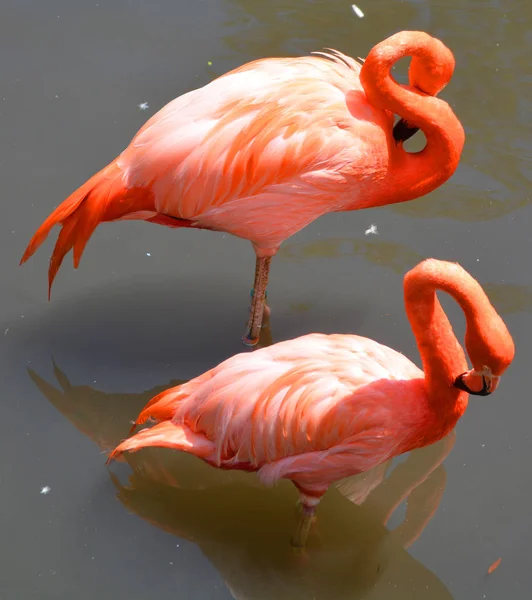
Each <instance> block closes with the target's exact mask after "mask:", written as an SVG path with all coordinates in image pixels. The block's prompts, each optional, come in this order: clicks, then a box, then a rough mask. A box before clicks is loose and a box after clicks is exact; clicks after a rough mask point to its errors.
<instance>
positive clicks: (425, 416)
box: [109, 260, 514, 543]
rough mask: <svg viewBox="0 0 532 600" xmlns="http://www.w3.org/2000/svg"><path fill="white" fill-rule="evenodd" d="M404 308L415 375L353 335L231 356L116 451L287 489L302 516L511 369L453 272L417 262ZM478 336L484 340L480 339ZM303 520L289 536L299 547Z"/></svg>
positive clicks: (498, 336) (508, 348) (439, 429)
mask: <svg viewBox="0 0 532 600" xmlns="http://www.w3.org/2000/svg"><path fill="white" fill-rule="evenodd" d="M437 289H440V290H443V291H446V292H448V293H449V294H451V295H452V296H453V297H454V298H455V299H456V300H457V301H458V302H459V304H460V306H461V307H462V309H463V310H464V312H465V314H466V318H467V322H468V338H467V340H466V344H467V350H468V354H469V356H470V358H471V360H472V362H473V366H474V368H473V369H471V370H468V367H467V362H466V359H465V356H464V352H463V350H462V348H461V347H460V345H459V343H458V341H457V340H456V338H455V336H454V334H453V331H452V328H451V326H450V324H449V321H448V320H447V318H446V316H445V313H444V312H443V309H442V308H441V305H440V304H439V302H438V300H437V298H436V290H437ZM405 302H406V310H407V314H408V316H409V318H410V321H411V324H412V328H413V330H414V334H415V336H416V339H417V342H418V347H419V350H420V354H421V358H422V361H423V366H424V371H422V370H420V369H419V368H418V367H416V366H415V365H414V364H413V363H412V362H411V361H410V360H409V359H408V358H406V357H405V356H404V355H402V354H400V353H398V352H396V351H395V350H392V349H391V348H388V347H386V346H383V345H382V344H379V343H377V342H375V341H373V340H370V339H367V338H362V337H359V336H356V335H340V334H333V335H325V334H320V333H314V334H309V335H305V336H302V337H299V338H297V339H294V340H289V341H285V342H280V343H278V344H275V345H273V346H269V347H267V348H261V349H260V350H257V351H255V352H254V353H252V354H249V353H243V354H237V355H236V356H233V357H231V358H229V359H227V360H225V361H224V362H222V363H221V364H219V365H218V366H217V367H214V368H213V369H211V370H209V371H207V372H206V373H204V374H203V375H200V376H199V377H196V378H195V379H192V380H191V381H189V382H188V383H185V384H182V385H179V386H177V387H174V388H171V389H169V390H166V391H164V392H162V393H161V394H159V395H157V396H155V397H154V398H153V399H152V400H151V401H150V402H149V403H148V404H147V405H146V407H145V408H144V409H143V411H142V412H141V413H140V415H139V417H138V419H137V421H136V425H138V424H142V423H145V422H146V421H147V420H148V419H153V420H155V421H159V423H158V424H157V425H155V426H153V427H152V428H151V429H146V430H144V431H141V432H140V433H138V434H136V435H134V436H133V437H131V438H129V439H127V440H125V441H123V442H122V443H121V444H120V445H119V446H118V447H117V448H116V449H115V450H114V451H113V452H112V453H111V455H110V457H109V460H111V459H113V458H115V457H117V456H119V455H120V454H121V453H123V452H126V451H130V452H131V451H137V450H139V449H141V448H145V447H149V446H163V447H168V448H173V449H175V450H183V451H186V452H189V453H191V454H194V455H196V456H198V457H200V458H202V459H203V460H205V461H206V462H208V463H209V464H211V465H213V466H215V467H219V468H223V469H242V470H248V471H257V472H258V474H259V477H260V479H261V480H262V482H263V483H265V484H272V483H274V482H276V481H278V480H279V479H283V478H285V479H290V480H291V481H293V482H294V484H295V485H296V487H297V488H298V489H299V491H300V494H301V501H302V504H303V506H304V508H305V509H306V512H307V515H306V516H308V515H309V514H311V513H312V512H313V510H314V507H315V506H316V505H317V504H318V503H319V501H320V498H321V497H322V495H323V494H324V493H325V492H326V490H327V488H328V487H329V486H330V484H331V483H333V482H334V481H337V480H339V479H342V478H344V477H347V476H349V475H354V474H357V473H361V472H364V471H368V470H370V469H372V468H374V467H376V466H377V465H379V464H381V463H383V462H384V461H386V460H388V459H390V458H392V457H394V456H397V455H399V454H402V453H404V452H407V451H409V450H412V449H414V448H419V447H422V446H425V445H428V444H431V443H434V442H436V441H437V440H439V439H441V438H443V437H444V436H445V435H447V434H448V433H449V431H451V429H452V428H453V427H454V426H455V424H456V422H457V420H458V419H459V418H460V417H461V416H462V414H463V413H464V411H465V409H466V406H467V394H468V393H471V394H478V395H487V394H489V393H491V392H492V391H493V390H494V389H495V388H496V387H497V385H498V382H499V378H500V376H501V375H502V373H503V372H504V371H505V370H506V368H507V367H508V365H509V364H510V363H511V361H512V360H513V355H514V346H513V341H512V338H511V336H510V334H509V333H508V330H507V329H506V326H505V325H504V323H503V321H502V319H501V318H500V317H499V315H498V314H497V313H496V311H495V309H494V308H493V306H492V305H491V304H490V302H489V300H488V298H487V296H486V295H485V293H484V291H483V290H482V288H481V287H480V285H479V284H478V283H477V282H476V281H475V280H474V279H473V278H472V277H471V276H470V275H469V274H468V273H466V272H465V271H464V270H463V269H462V268H461V267H460V266H458V265H456V264H452V263H446V262H442V261H436V260H426V261H424V262H422V263H420V264H419V265H418V266H417V267H416V268H414V269H413V270H412V271H410V272H409V273H407V274H406V276H405ZM486 332H488V333H489V337H487V336H486ZM307 532H308V519H307V520H306V521H305V520H304V527H303V529H302V530H301V531H300V533H299V534H298V535H297V536H296V541H297V542H299V543H302V542H304V539H305V538H306V533H307Z"/></svg>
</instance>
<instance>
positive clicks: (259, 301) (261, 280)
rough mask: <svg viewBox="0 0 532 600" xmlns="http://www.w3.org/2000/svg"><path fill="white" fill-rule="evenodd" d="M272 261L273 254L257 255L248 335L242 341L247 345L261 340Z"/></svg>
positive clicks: (252, 344) (253, 344)
mask: <svg viewBox="0 0 532 600" xmlns="http://www.w3.org/2000/svg"><path fill="white" fill-rule="evenodd" d="M270 262H271V256H266V257H264V258H259V257H258V256H257V261H256V263H255V282H254V284H253V296H252V299H251V309H250V312H249V321H248V324H247V331H246V335H245V336H244V337H243V338H242V341H243V342H244V344H246V346H255V345H256V344H257V343H258V341H259V333H260V328H261V327H262V316H263V314H264V303H265V298H266V287H267V285H268V275H269V273H270Z"/></svg>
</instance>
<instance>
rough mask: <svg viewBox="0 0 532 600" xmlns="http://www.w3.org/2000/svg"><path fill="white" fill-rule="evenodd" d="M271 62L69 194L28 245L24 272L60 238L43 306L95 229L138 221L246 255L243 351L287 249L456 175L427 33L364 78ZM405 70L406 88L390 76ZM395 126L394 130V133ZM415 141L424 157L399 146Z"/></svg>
mask: <svg viewBox="0 0 532 600" xmlns="http://www.w3.org/2000/svg"><path fill="white" fill-rule="evenodd" d="M316 54H322V56H307V57H300V58H268V59H264V60H257V61H254V62H251V63H248V64H246V65H243V66H242V67H240V68H238V69H236V70H234V71H231V72H230V73H227V74H225V75H223V76H221V77H219V78H218V79H216V80H214V81H212V82H211V83H209V84H208V85H206V86H205V87H203V88H200V89H198V90H194V91H191V92H189V93H187V94H184V95H183V96H180V97H179V98H176V99H175V100H173V101H172V102H170V103H169V104H168V105H166V106H165V107H164V108H162V109H161V110H160V111H159V112H158V113H157V114H156V115H154V116H153V117H152V118H151V119H150V120H149V121H148V122H147V123H146V124H145V125H144V126H143V127H142V128H141V129H140V131H139V132H138V133H137V135H136V136H135V137H134V138H133V140H132V142H131V143H130V145H129V146H128V147H127V148H126V150H124V152H122V154H120V156H119V157H118V158H116V159H115V160H114V161H113V162H111V163H110V164H109V165H108V166H107V167H105V168H104V169H103V170H101V171H100V172H99V173H97V174H96V175H94V176H93V177H92V178H91V179H89V180H88V181H87V182H86V183H85V184H83V185H82V186H81V187H80V188H79V189H78V190H76V191H75V192H74V193H73V194H71V195H70V196H69V197H68V198H67V199H66V200H65V201H64V202H63V203H62V204H61V205H60V206H59V207H58V208H56V209H55V210H54V211H53V212H52V214H51V215H50V216H49V217H48V218H47V219H46V220H45V221H44V223H43V224H42V225H41V226H40V227H39V229H38V230H37V231H36V233H35V235H34V236H33V238H32V239H31V241H30V243H29V245H28V247H27V249H26V251H25V252H24V255H23V257H22V260H21V263H23V262H25V261H26V260H27V259H28V258H29V257H30V256H32V254H33V253H34V252H35V251H36V250H37V248H38V247H39V246H40V245H41V244H42V242H43V241H44V240H45V239H46V237H47V235H48V233H49V232H50V230H51V229H52V227H53V226H54V225H56V224H61V225H62V230H61V232H60V234H59V237H58V239H57V243H56V245H55V248H54V251H53V254H52V257H51V259H50V268H49V271H48V283H49V288H48V297H50V291H51V287H52V284H53V281H54V278H55V276H56V274H57V271H58V269H59V267H60V266H61V263H62V261H63V258H64V256H65V255H66V254H67V252H68V251H69V250H70V249H71V248H73V249H74V268H77V267H78V265H79V261H80V258H81V255H82V253H83V250H84V248H85V246H86V244H87V242H88V240H89V238H90V237H91V235H92V233H93V231H94V229H95V228H96V227H97V225H98V224H99V223H101V222H103V221H116V220H120V219H140V220H144V221H148V222H150V223H158V224H159V225H166V226H168V227H193V228H197V229H211V230H214V231H225V232H228V233H231V234H233V235H236V236H238V237H241V238H244V239H247V240H250V241H251V243H252V245H253V248H254V250H255V254H256V268H255V281H254V284H253V299H252V304H251V310H250V315H249V321H248V325H247V331H246V335H245V337H244V342H245V343H247V344H248V345H251V346H253V345H255V344H256V343H257V342H258V337H259V331H260V327H261V323H262V316H263V311H264V300H265V295H266V286H267V283H268V274H269V268H270V261H271V259H272V257H273V256H274V255H275V254H276V253H277V251H278V249H279V246H280V245H281V243H282V242H283V241H284V240H286V239H287V238H288V237H290V236H291V235H293V234H294V233H296V232H297V231H299V230H300V229H302V228H303V227H305V226H306V225H308V224H309V223H311V222H312V221H314V220H315V219H317V218H318V217H320V216H321V215H324V214H326V213H329V212H334V211H347V210H356V209H360V208H368V207H373V206H381V205H384V204H392V203H395V202H404V201H406V200H411V199H413V198H417V197H419V196H422V195H424V194H427V193H428V192H430V191H432V190H434V189H435V188H437V187H438V186H439V185H441V184H442V183H444V182H445V181H446V180H447V179H448V178H449V177H450V176H451V175H452V174H453V173H454V171H455V169H456V167H457V165H458V161H459V159H460V154H461V152H462V148H463V145H464V139H465V138H464V130H463V128H462V126H461V124H460V122H459V120H458V119H457V118H456V116H455V115H454V113H453V111H452V109H451V108H450V107H449V105H448V104H447V103H446V102H444V101H443V100H440V99H437V98H436V97H435V96H436V94H438V93H439V92H440V91H441V90H442V89H443V88H444V87H445V86H446V85H447V83H448V82H449V81H450V79H451V76H452V73H453V70H454V64H455V61H454V57H453V54H452V52H451V51H450V50H449V49H448V48H447V47H446V46H444V44H443V43H442V42H440V41H439V40H437V39H435V38H433V37H431V36H430V35H428V34H426V33H423V32H412V31H404V32H401V33H397V34H395V35H393V36H391V37H389V38H388V39H386V40H384V41H383V42H381V43H380V44H377V45H376V46H375V47H374V48H373V49H372V50H371V52H370V53H369V55H368V57H367V59H366V61H365V62H364V64H363V65H361V64H359V63H358V62H356V61H355V60H354V59H352V58H350V57H348V56H345V55H344V54H342V53H340V52H338V51H336V50H331V51H330V53H316ZM405 56H412V61H411V64H410V69H409V81H410V86H404V85H399V84H398V83H397V82H396V81H395V80H394V79H393V78H392V76H391V75H390V69H391V67H392V66H393V65H394V63H396V62H397V61H398V60H399V59H400V58H403V57H405ZM394 113H397V114H398V115H399V116H400V117H402V120H400V121H399V122H398V123H397V125H396V126H395V127H394V125H393V121H394ZM418 128H421V129H422V130H423V132H424V133H425V136H426V138H427V144H426V147H425V148H424V149H423V150H422V151H421V152H418V153H415V154H414V153H408V152H406V151H405V150H404V148H403V144H402V142H403V141H405V140H406V139H408V138H409V137H410V136H411V135H413V134H414V133H415V132H416V131H417V130H418Z"/></svg>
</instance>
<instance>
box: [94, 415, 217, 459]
mask: <svg viewBox="0 0 532 600" xmlns="http://www.w3.org/2000/svg"><path fill="white" fill-rule="evenodd" d="M151 447H159V448H171V449H172V450H182V451H184V452H188V453H189V454H194V455H195V456H197V457H199V458H204V459H205V458H208V457H210V456H212V455H213V454H214V452H215V446H214V444H213V442H211V441H210V440H208V439H207V438H206V437H205V436H203V435H202V434H199V433H194V432H193V431H192V430H191V429H189V428H188V427H186V426H184V425H176V424H175V423H172V421H163V422H162V423H159V424H158V425H154V426H153V427H152V428H151V429H143V430H142V431H140V432H139V433H137V434H136V435H134V436H133V437H130V438H128V439H127V440H124V441H123V442H122V443H120V444H119V445H118V446H117V447H116V448H115V449H114V450H113V451H112V452H111V454H110V455H109V458H108V459H107V462H106V464H109V463H110V462H111V461H112V460H115V459H117V458H118V457H119V456H121V455H122V454H123V453H124V452H137V451H138V450H141V449H142V448H151Z"/></svg>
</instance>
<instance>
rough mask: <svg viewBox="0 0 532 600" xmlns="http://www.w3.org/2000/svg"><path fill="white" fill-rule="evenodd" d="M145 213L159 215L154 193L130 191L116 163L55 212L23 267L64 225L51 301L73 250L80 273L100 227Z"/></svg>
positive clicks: (56, 251) (54, 259) (53, 264)
mask: <svg viewBox="0 0 532 600" xmlns="http://www.w3.org/2000/svg"><path fill="white" fill-rule="evenodd" d="M141 211H152V212H153V213H155V206H154V199H153V193H152V192H151V190H150V189H149V188H139V187H134V188H126V187H125V185H124V183H123V171H122V170H121V169H120V168H119V167H118V164H117V163H116V161H113V162H112V163H111V164H109V165H108V166H107V167H105V168H104V169H102V170H101V171H99V172H98V173H96V175H94V176H93V177H91V178H90V179H89V180H88V181H87V182H86V183H84V184H83V185H82V186H81V187H80V188H79V189H77V190H76V191H75V192H74V193H73V194H71V195H70V196H69V197H68V198H67V199H66V200H64V201H63V202H62V203H61V204H60V205H59V206H58V207H57V208H56V209H55V210H54V211H53V212H52V214H51V215H50V216H49V217H48V218H47V219H46V220H45V221H44V222H43V224H42V225H41V226H40V227H39V229H37V231H36V232H35V234H34V236H33V237H32V239H31V240H30V243H29V244H28V247H27V248H26V251H25V252H24V255H23V256H22V259H21V261H20V264H23V263H25V262H26V261H27V260H28V259H29V258H30V257H31V256H32V255H33V254H34V253H35V252H36V251H37V249H38V248H39V246H40V245H41V244H42V243H43V242H44V241H45V240H46V238H47V237H48V234H49V233H50V231H51V229H52V228H53V227H54V225H62V227H63V228H62V230H61V232H60V234H59V237H58V238H57V242H56V245H55V248H54V251H53V253H52V257H51V259H50V267H49V270H48V298H50V293H51V290H52V285H53V282H54V279H55V276H56V275H57V272H58V270H59V267H60V266H61V263H62V262H63V259H64V257H65V256H66V254H68V252H69V251H70V250H71V249H72V248H73V249H74V252H73V254H74V257H73V258H74V261H73V262H74V268H75V269H77V268H78V266H79V262H80V260H81V255H82V254H83V251H84V249H85V246H86V245H87V242H88V241H89V239H90V237H91V235H92V234H93V232H94V230H95V229H96V227H97V226H98V224H99V223H102V222H103V221H114V220H116V219H120V218H123V217H124V216H126V215H128V214H131V213H136V212H141Z"/></svg>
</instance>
